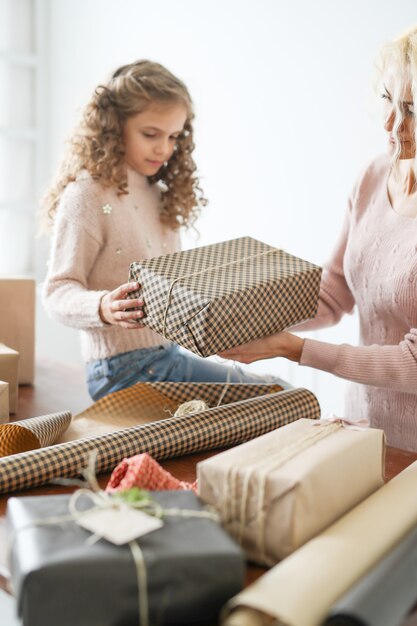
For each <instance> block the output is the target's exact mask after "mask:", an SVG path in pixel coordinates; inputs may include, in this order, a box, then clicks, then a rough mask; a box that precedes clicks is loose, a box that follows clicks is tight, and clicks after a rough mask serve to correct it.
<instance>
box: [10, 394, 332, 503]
mask: <svg viewBox="0 0 417 626" xmlns="http://www.w3.org/2000/svg"><path fill="white" fill-rule="evenodd" d="M300 417H307V418H312V419H318V418H319V417H320V406H319V404H318V401H317V399H316V397H315V396H314V394H312V393H311V392H310V391H308V390H307V389H292V390H289V391H281V392H278V393H272V394H269V395H267V396H259V397H256V398H252V399H249V400H243V401H241V402H236V403H232V404H231V405H226V406H219V407H216V408H212V409H209V410H207V411H203V412H202V413H195V414H193V415H188V416H186V417H171V418H168V419H164V420H160V421H157V422H152V423H149V424H143V425H140V426H135V427H133V428H128V429H124V430H120V431H118V432H115V433H108V434H106V435H101V436H98V437H88V438H85V439H79V440H76V441H69V442H67V443H62V444H57V445H54V446H49V447H47V448H42V449H40V450H31V451H30V452H24V453H22V454H14V455H12V456H7V457H4V458H2V459H0V493H7V492H10V491H15V490H17V489H25V488H29V487H34V486H36V485H42V484H45V483H47V482H50V481H51V480H53V479H54V478H60V477H74V476H77V475H79V474H80V473H81V471H82V470H83V468H85V467H86V466H87V462H88V458H89V455H90V453H91V451H92V450H96V451H97V461H96V471H97V473H100V472H105V471H110V470H112V469H113V468H114V467H115V466H116V465H117V463H119V462H120V461H122V460H123V459H124V458H126V457H129V456H133V455H135V454H139V453H141V452H148V453H149V454H150V455H151V456H153V457H155V458H156V459H165V458H170V457H174V456H182V455H184V454H190V453H191V452H197V451H199V450H210V449H213V448H221V447H225V446H230V445H234V444H237V443H241V442H243V441H248V440H249V439H253V438H254V437H257V436H259V435H262V434H264V433H266V432H269V431H270V430H274V429H275V428H279V427H280V426H283V425H284V424H288V423H289V422H292V421H295V420H297V419H299V418H300Z"/></svg>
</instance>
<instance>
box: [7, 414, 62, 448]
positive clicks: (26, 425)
mask: <svg viewBox="0 0 417 626" xmlns="http://www.w3.org/2000/svg"><path fill="white" fill-rule="evenodd" d="M70 422H71V413H70V412H69V411H64V412H62V413H50V414H49V415H41V416H39V417H32V418H30V419H26V420H21V421H19V422H11V423H8V424H0V457H2V456H8V455H10V454H16V453H19V452H25V451H27V450H33V449H34V448H43V447H44V446H49V445H50V444H51V443H54V442H55V441H56V440H57V439H58V437H59V436H60V435H61V434H62V433H63V432H64V431H65V430H66V429H67V428H68V426H69V424H70Z"/></svg>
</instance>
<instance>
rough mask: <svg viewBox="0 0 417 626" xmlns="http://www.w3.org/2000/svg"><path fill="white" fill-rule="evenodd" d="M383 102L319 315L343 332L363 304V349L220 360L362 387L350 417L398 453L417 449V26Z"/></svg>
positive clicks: (388, 63) (263, 350)
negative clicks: (381, 146)
mask: <svg viewBox="0 0 417 626" xmlns="http://www.w3.org/2000/svg"><path fill="white" fill-rule="evenodd" d="M379 70H380V81H379V82H380V95H381V97H382V102H383V105H384V129H385V131H386V133H387V146H388V150H387V152H388V154H387V155H383V156H381V157H379V158H377V159H375V160H374V161H373V162H372V163H371V164H370V165H369V167H368V168H367V169H366V171H365V172H364V173H363V174H362V175H361V176H360V178H359V179H358V181H357V183H356V185H355V187H354V189H353V192H352V194H351V197H350V199H349V203H348V210H347V214H346V217H345V222H344V226H343V230H342V232H341V236H340V238H339V241H338V243H337V245H336V248H335V250H334V253H333V256H332V257H331V259H330V261H329V262H328V263H327V266H326V270H325V272H324V274H323V278H322V284H321V291H320V305H319V311H318V314H317V317H316V318H315V319H314V320H313V321H311V322H307V323H305V324H303V325H300V326H299V327H297V330H298V329H300V330H312V329H316V328H323V327H325V326H331V325H334V324H336V323H337V322H338V321H339V320H340V318H341V317H342V315H344V314H345V313H349V312H351V311H352V309H353V308H354V307H355V306H356V307H357V309H358V313H359V318H360V345H359V346H349V345H346V344H342V345H333V344H329V343H324V342H321V341H315V340H313V339H305V340H303V339H301V338H300V337H297V336H296V335H293V334H292V333H287V332H284V333H279V334H276V335H271V336H269V337H265V338H263V339H259V340H257V341H254V342H251V343H248V344H246V345H244V346H241V347H239V348H236V349H232V350H230V351H228V352H227V353H224V354H223V356H227V357H228V358H233V359H236V360H239V361H242V362H243V363H250V362H252V361H255V360H258V359H265V358H270V357H274V356H283V357H286V358H287V359H290V360H292V361H296V362H298V363H300V364H301V365H308V366H309V367H314V368H316V369H320V370H324V371H326V372H331V373H333V374H335V375H336V376H340V377H342V378H345V379H347V380H351V381H354V382H356V383H360V384H357V385H355V386H354V387H353V388H352V389H351V390H349V395H348V398H347V405H346V413H345V415H346V417H349V418H351V419H358V420H359V419H361V418H364V419H367V420H368V421H369V423H370V425H371V426H374V427H377V428H382V429H384V430H385V433H386V435H387V440H388V443H389V444H390V445H391V446H395V447H398V448H405V449H407V450H414V451H417V307H416V298H417V161H416V139H417V129H416V119H415V106H416V104H417V28H413V29H412V30H410V31H409V32H408V33H406V34H405V35H403V36H402V37H400V38H399V39H396V40H394V41H392V42H391V43H389V44H387V45H386V46H385V47H384V49H383V50H382V55H381V61H380V64H379Z"/></svg>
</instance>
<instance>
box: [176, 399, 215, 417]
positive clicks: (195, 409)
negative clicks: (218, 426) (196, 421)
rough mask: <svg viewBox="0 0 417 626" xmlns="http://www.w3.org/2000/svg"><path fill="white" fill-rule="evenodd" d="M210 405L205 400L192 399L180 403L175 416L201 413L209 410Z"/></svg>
mask: <svg viewBox="0 0 417 626" xmlns="http://www.w3.org/2000/svg"><path fill="white" fill-rule="evenodd" d="M209 408H210V407H209V405H208V404H207V403H206V402H204V401H203V400H190V401H189V402H183V403H182V404H180V405H179V407H178V409H177V410H176V411H175V413H174V417H183V416H184V415H192V414H193V413H201V412H202V411H207V409H209Z"/></svg>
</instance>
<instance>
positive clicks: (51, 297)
mask: <svg viewBox="0 0 417 626" xmlns="http://www.w3.org/2000/svg"><path fill="white" fill-rule="evenodd" d="M86 200H87V201H86ZM97 203H98V200H97V199H96V198H94V197H92V196H87V198H86V194H85V190H84V189H82V190H81V192H80V189H79V187H77V183H75V184H74V185H73V189H69V190H68V191H67V190H66V192H65V194H64V196H63V198H62V200H61V204H60V207H59V211H58V215H57V217H56V224H55V228H54V235H53V240H52V250H51V256H50V260H49V269H48V275H47V277H46V281H45V284H44V288H43V302H44V306H45V309H46V311H47V312H48V314H49V315H50V316H51V317H52V318H54V319H56V320H58V321H60V322H61V323H63V324H65V325H67V326H71V327H73V328H78V329H83V330H87V329H93V328H100V327H105V326H109V325H111V324H117V325H119V326H122V327H124V328H135V329H137V328H141V327H142V324H141V323H139V322H137V321H136V320H137V318H138V317H142V316H143V313H142V312H141V311H126V310H125V309H127V308H129V309H132V308H133V307H137V306H143V302H142V301H139V300H127V299H126V296H127V294H128V293H129V292H130V291H133V290H135V289H137V288H138V284H137V283H134V284H132V283H127V284H124V285H121V286H120V287H117V288H116V289H114V290H113V289H91V288H89V285H88V277H89V275H90V272H91V270H92V268H93V267H94V265H95V263H96V262H97V259H98V256H99V254H100V250H101V249H102V247H103V245H104V242H103V241H102V239H103V236H102V235H101V228H100V224H99V222H97V223H96V222H92V221H91V220H92V219H93V218H92V217H91V215H92V212H91V206H95V205H97ZM99 206H100V205H99ZM89 210H90V213H88V211H89ZM86 216H89V217H86ZM111 271H112V268H109V270H108V272H107V274H106V273H105V272H104V273H103V282H104V281H105V282H106V284H109V283H110V284H111ZM104 274H106V275H104Z"/></svg>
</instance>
